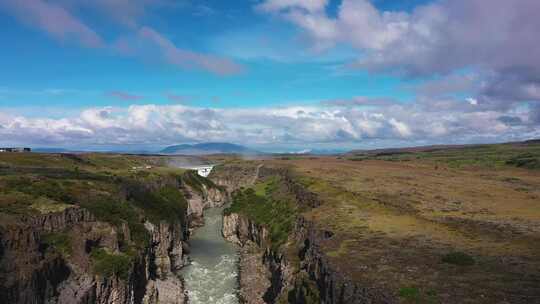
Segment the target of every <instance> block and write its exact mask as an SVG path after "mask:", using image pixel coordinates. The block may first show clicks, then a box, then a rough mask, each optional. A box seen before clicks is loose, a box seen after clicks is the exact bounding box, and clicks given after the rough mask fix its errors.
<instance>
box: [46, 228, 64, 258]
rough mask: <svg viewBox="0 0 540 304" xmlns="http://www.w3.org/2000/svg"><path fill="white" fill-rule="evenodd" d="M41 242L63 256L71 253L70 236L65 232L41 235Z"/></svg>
mask: <svg viewBox="0 0 540 304" xmlns="http://www.w3.org/2000/svg"><path fill="white" fill-rule="evenodd" d="M41 242H42V243H43V244H45V245H47V246H48V247H51V248H54V249H55V250H57V251H58V252H60V253H61V254H62V255H63V256H69V255H70V254H71V238H70V237H69V234H67V233H65V232H57V233H54V232H53V233H47V234H45V235H43V236H42V237H41Z"/></svg>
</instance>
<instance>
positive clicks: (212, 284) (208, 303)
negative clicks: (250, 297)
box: [182, 208, 239, 304]
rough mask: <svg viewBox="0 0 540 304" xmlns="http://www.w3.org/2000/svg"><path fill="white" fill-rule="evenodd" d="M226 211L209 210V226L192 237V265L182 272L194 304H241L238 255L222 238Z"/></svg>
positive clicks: (205, 213)
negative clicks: (237, 293)
mask: <svg viewBox="0 0 540 304" xmlns="http://www.w3.org/2000/svg"><path fill="white" fill-rule="evenodd" d="M222 212H223V208H212V209H207V210H205V212H204V219H205V225H204V226H203V227H200V228H198V229H196V230H195V233H194V234H193V235H192V236H191V238H190V245H191V251H190V254H189V257H190V259H191V264H190V265H189V266H186V267H184V269H183V270H182V276H183V277H184V281H185V284H186V290H187V292H188V296H189V303H190V304H235V303H239V302H238V298H237V296H236V291H237V289H238V281H237V276H238V269H237V265H236V262H237V260H238V254H237V251H236V248H235V247H234V245H232V244H231V243H229V242H227V241H226V240H225V239H224V238H223V236H222V235H221V226H222V222H223V218H222Z"/></svg>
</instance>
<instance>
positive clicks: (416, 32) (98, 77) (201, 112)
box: [0, 0, 540, 149]
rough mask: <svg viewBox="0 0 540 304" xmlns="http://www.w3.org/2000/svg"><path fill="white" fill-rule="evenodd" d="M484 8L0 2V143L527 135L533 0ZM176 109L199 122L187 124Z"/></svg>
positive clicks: (378, 1) (158, 0)
mask: <svg viewBox="0 0 540 304" xmlns="http://www.w3.org/2000/svg"><path fill="white" fill-rule="evenodd" d="M496 2H500V5H498V6H497V5H496V4H499V3H494V4H493V2H489V1H483V0H473V1H465V0H457V1H454V2H450V1H429V0H405V1H390V0H372V1H367V0H343V1H341V0H337V1H326V0H265V1H254V0H252V1H247V0H246V1H189V0H178V1H173V0H136V1H123V0H96V1H93V2H87V1H79V0H48V1H45V0H20V1H15V0H0V28H2V30H1V31H0V39H1V41H2V51H1V52H2V53H1V54H2V56H0V66H1V67H2V68H1V70H0V135H4V136H3V139H0V142H2V143H5V144H28V145H33V146H38V145H47V146H68V145H77V146H94V145H108V146H115V145H117V146H123V145H130V146H141V145H144V146H147V145H155V146H164V145H167V144H175V143H180V142H198V141H232V142H237V143H246V144H251V145H254V146H260V147H263V148H268V149H270V148H272V147H280V148H283V149H289V148H290V149H297V148H304V147H308V148H319V147H331V148H340V147H343V148H344V149H347V148H357V147H360V148H361V147H378V146H391V145H415V144H424V143H426V144H427V143H446V142H449V143H453V142H492V141H504V140H512V139H522V138H528V137H535V136H538V134H539V133H538V122H537V119H538V120H540V114H538V113H540V111H539V110H538V108H539V107H538V99H540V97H539V96H540V93H539V92H540V89H539V86H538V80H537V79H538V77H536V76H538V66H539V65H540V64H538V60H537V59H535V58H534V57H533V56H521V58H520V59H516V58H515V57H516V56H515V55H516V53H517V52H519V51H520V49H519V48H517V46H520V47H524V46H526V47H527V48H529V49H530V50H531V53H534V52H532V51H533V50H535V49H536V48H538V43H536V42H535V41H533V40H534V39H533V38H532V37H533V36H532V33H533V32H534V30H535V29H538V27H537V26H536V25H537V24H538V22H537V21H534V19H533V17H534V16H530V14H527V12H528V11H531V10H532V11H534V9H536V8H537V6H538V4H537V2H536V1H532V0H531V1H530V0H525V1H522V2H520V3H519V4H517V5H513V6H511V7H508V9H507V10H504V7H505V6H508V4H505V3H504V1H502V0H500V1H499V0H497V1H496ZM501 8H503V9H501ZM492 11H493V12H492ZM490 14H491V16H493V17H494V18H489V17H486V16H490ZM529 17H530V18H531V20H532V21H531V23H528V25H527V24H525V25H522V26H520V25H518V26H516V25H515V22H513V20H516V19H521V20H523V18H529ZM495 19H497V20H495ZM478 22H480V25H479V24H478ZM468 27H470V28H468ZM449 29H450V30H449ZM492 30H496V31H495V33H496V35H500V36H501V37H500V38H501V39H488V38H486V37H490V36H489V35H490V34H493V33H491V31H492ZM506 38H507V39H506ZM484 48H485V50H484ZM525 67H526V68H525ZM509 71H510V72H509ZM141 109H145V111H150V113H145V114H144V115H143V114H140V115H142V116H137V117H134V116H133V115H134V114H133V113H135V112H136V113H138V112H139V110H141ZM89 113H94V114H95V113H98V114H95V117H94V116H91V115H90V114H89ZM167 113H174V114H167ZM186 113H187V114H186ZM263 113H273V114H269V115H265V114H263ZM276 113H277V114H276ZM291 113H293V114H291ZM94 114H92V115H94ZM186 115H188V116H189V115H191V116H193V115H196V116H197V119H199V120H202V121H204V123H202V124H199V123H192V122H191V124H194V125H198V126H197V127H196V128H195V129H194V130H192V129H190V126H189V123H188V121H190V120H188V119H186V118H185V116H186ZM250 115H251V117H258V118H259V120H257V121H251V119H249V116H250ZM246 116H248V117H246ZM501 117H502V118H501ZM190 118H192V117H190ZM213 120H215V121H214V122H212V121H213ZM238 121H245V123H244V124H240V125H239V124H238ZM145 124H146V125H145ZM486 124H487V125H491V126H492V127H491V128H479V127H477V126H478V125H480V126H482V125H486ZM41 128H44V129H46V130H45V132H43V130H41ZM119 128H125V129H123V130H122V131H119ZM156 128H158V129H159V131H160V132H158V133H156V132H157V131H156V130H155V129H156ZM291 128H296V130H293V129H291ZM222 130H223V131H222ZM434 130H435V131H434ZM294 131H297V132H296V133H297V134H294V133H295V132H294ZM2 132H3V133H2ZM119 132H124V133H123V135H124V136H118V134H119ZM104 134H108V135H104ZM118 137H121V138H122V139H121V140H118ZM73 138H75V139H77V140H75V141H74V140H72V139H73Z"/></svg>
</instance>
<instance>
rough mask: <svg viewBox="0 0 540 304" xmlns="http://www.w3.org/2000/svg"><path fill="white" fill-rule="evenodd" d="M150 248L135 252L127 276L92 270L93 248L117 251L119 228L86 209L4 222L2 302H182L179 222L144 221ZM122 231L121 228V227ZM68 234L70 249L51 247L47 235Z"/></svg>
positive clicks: (125, 230) (125, 229)
mask: <svg viewBox="0 0 540 304" xmlns="http://www.w3.org/2000/svg"><path fill="white" fill-rule="evenodd" d="M146 227H147V229H148V230H149V232H150V234H151V239H152V240H151V242H150V244H149V246H148V247H147V248H145V249H144V250H142V251H141V252H138V253H136V255H135V257H134V261H133V263H132V265H131V267H130V269H129V270H128V277H127V278H120V277H119V276H117V275H110V276H107V277H105V276H100V275H97V274H93V271H92V268H91V261H90V260H91V257H90V252H91V250H92V249H93V248H94V247H96V246H99V247H102V248H107V250H108V251H110V252H111V253H115V252H118V250H119V244H120V242H119V234H120V233H121V234H123V235H124V237H125V236H126V235H128V236H129V233H130V231H129V228H128V227H127V226H125V225H124V226H123V227H121V228H120V229H119V228H116V227H113V226H111V225H109V224H107V223H102V222H98V221H96V220H95V218H94V217H93V216H92V215H91V214H90V213H89V212H88V211H86V210H85V209H82V208H78V207H73V208H68V209H66V210H64V211H63V212H59V213H54V214H48V215H44V216H37V217H32V218H24V219H22V220H21V221H17V222H16V223H12V224H7V225H3V226H2V228H1V235H0V248H1V253H2V254H1V256H0V258H1V262H0V267H1V271H0V273H1V274H0V276H1V277H0V279H1V280H0V281H1V282H2V283H1V286H0V299H3V300H4V301H5V302H4V303H103V304H105V303H111V304H112V303H115V304H125V303H148V304H151V303H171V304H172V303H175V304H176V303H184V302H185V296H184V292H183V285H182V281H181V280H180V279H179V278H178V277H177V276H176V275H175V274H174V273H175V271H176V270H178V269H180V268H181V267H182V266H183V265H184V254H185V252H184V250H183V242H184V241H185V239H184V237H183V232H182V229H181V227H180V226H179V225H171V224H166V223H160V224H159V225H152V224H150V223H147V224H146ZM120 230H122V231H120ZM50 233H68V234H69V235H70V239H71V242H70V244H69V245H66V246H69V248H65V250H66V252H58V251H54V250H49V248H47V245H46V244H45V241H44V238H45V237H46V236H47V235H48V234H50Z"/></svg>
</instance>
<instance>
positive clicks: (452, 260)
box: [442, 251, 475, 266]
mask: <svg viewBox="0 0 540 304" xmlns="http://www.w3.org/2000/svg"><path fill="white" fill-rule="evenodd" d="M442 262H443V263H447V264H454V265H459V266H471V265H474V263H475V261H474V258H473V257H472V256H470V255H468V254H466V253H464V252H459V251H456V252H451V253H448V254H446V255H444V256H443V257H442Z"/></svg>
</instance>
